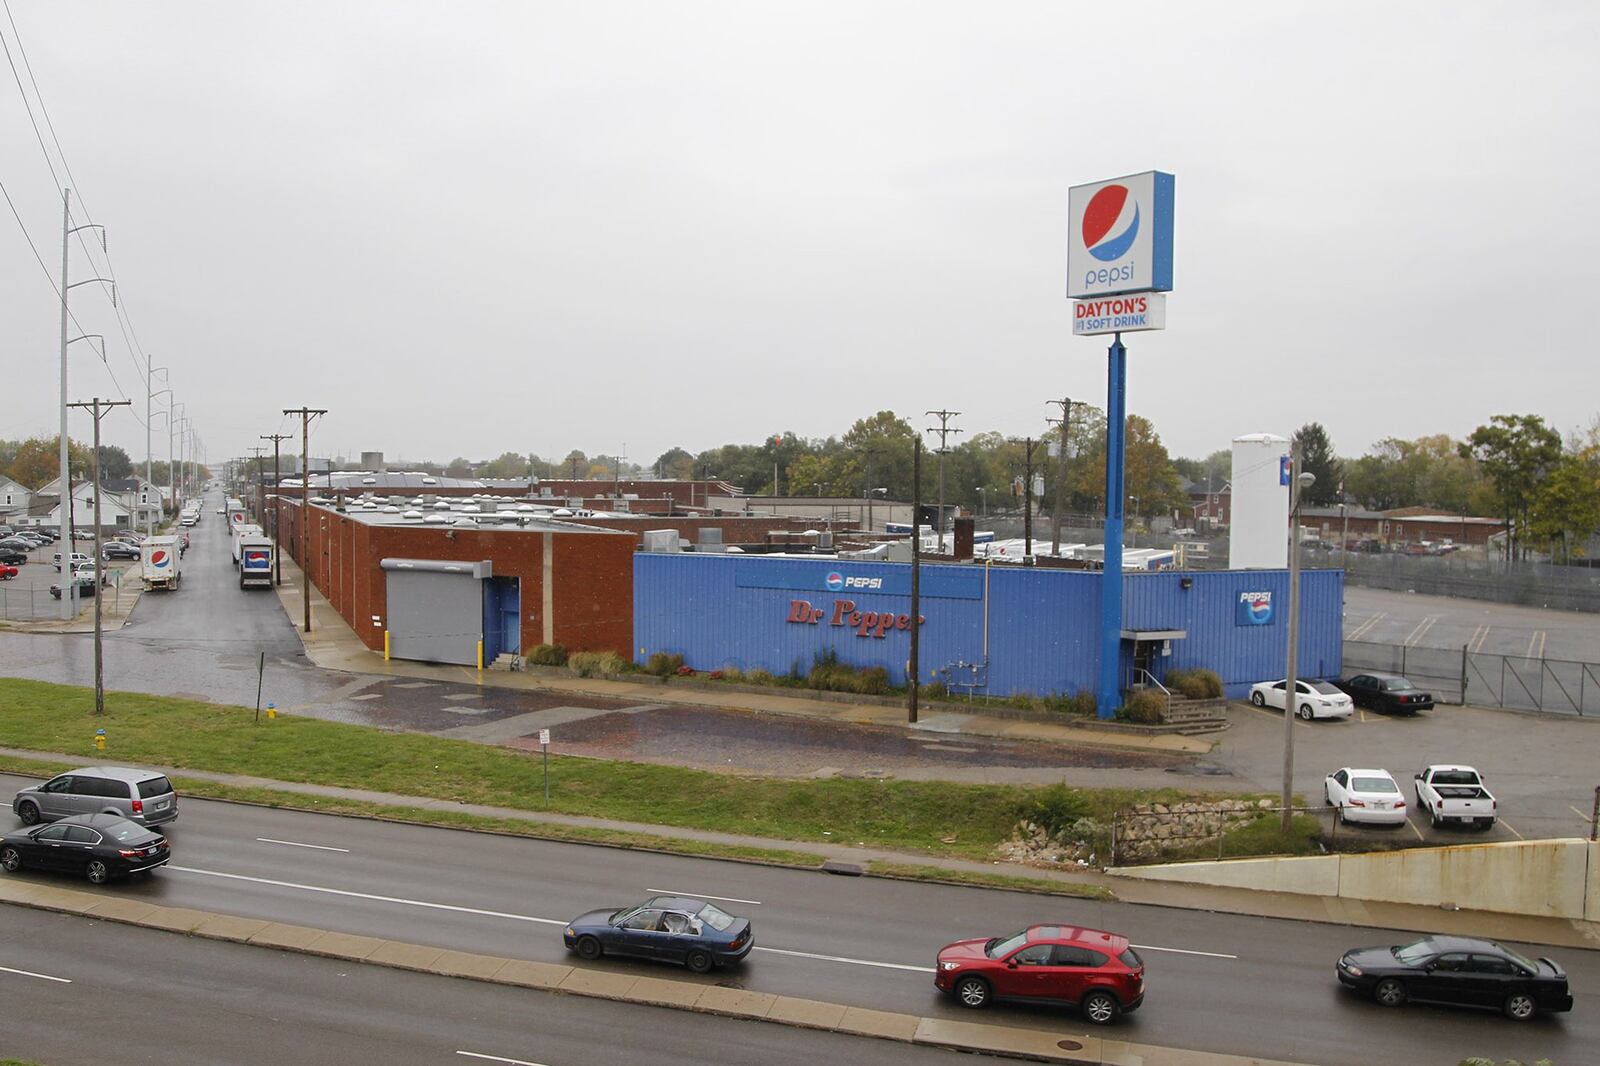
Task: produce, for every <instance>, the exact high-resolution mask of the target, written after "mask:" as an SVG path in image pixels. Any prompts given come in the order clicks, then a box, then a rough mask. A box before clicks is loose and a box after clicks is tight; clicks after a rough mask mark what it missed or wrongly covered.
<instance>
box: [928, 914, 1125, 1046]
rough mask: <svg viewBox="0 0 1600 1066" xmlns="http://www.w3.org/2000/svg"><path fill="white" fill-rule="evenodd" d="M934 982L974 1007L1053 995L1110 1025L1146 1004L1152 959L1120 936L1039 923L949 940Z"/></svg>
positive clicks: (1050, 997) (1049, 998)
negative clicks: (1146, 970) (1018, 929)
mask: <svg viewBox="0 0 1600 1066" xmlns="http://www.w3.org/2000/svg"><path fill="white" fill-rule="evenodd" d="M933 983H934V985H935V986H936V987H937V988H938V989H939V991H941V992H950V993H953V994H954V995H955V997H956V998H957V999H958V1000H960V1001H961V1004H962V1005H963V1006H967V1007H986V1006H988V1005H989V1003H990V1002H991V1001H992V1000H995V999H1041V1000H1051V1001H1055V1002H1059V1003H1067V1004H1071V1005H1072V1006H1075V1007H1077V1008H1078V1009H1079V1010H1080V1011H1082V1012H1083V1016H1084V1018H1086V1019H1087V1020H1089V1021H1091V1022H1093V1023H1094V1024H1096V1025H1109V1024H1110V1023H1111V1022H1113V1021H1115V1020H1116V1017H1117V1015H1118V1014H1121V1013H1123V1012H1124V1011H1131V1010H1136V1009H1138V1007H1139V1004H1141V1003H1143V1002H1144V960H1143V959H1141V958H1140V957H1139V953H1138V952H1136V951H1134V950H1133V948H1132V947H1131V946H1130V945H1129V944H1128V938H1127V937H1125V936H1118V935H1117V934H1116V933H1106V932H1102V931H1100V930H1099V929H1083V928H1080V927H1078V926H1071V925H1032V926H1029V927H1028V928H1027V929H1024V930H1023V931H1022V932H1020V933H1017V934H1016V935H1014V936H1006V937H999V936H997V937H991V938H990V939H988V940H958V941H956V942H955V943H954V944H948V945H946V946H945V947H943V948H941V949H940V950H939V964H938V966H937V967H936V969H935V973H934V978H933Z"/></svg>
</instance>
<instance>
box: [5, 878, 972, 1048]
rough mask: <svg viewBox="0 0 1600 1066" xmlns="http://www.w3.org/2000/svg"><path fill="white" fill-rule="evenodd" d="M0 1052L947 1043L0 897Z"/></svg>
mask: <svg viewBox="0 0 1600 1066" xmlns="http://www.w3.org/2000/svg"><path fill="white" fill-rule="evenodd" d="M5 914H6V921H5V922H4V923H3V924H0V998H3V999H4V1002H5V1003H6V1008H7V1009H6V1012H5V1019H4V1021H3V1022H0V1054H4V1055H7V1056H17V1057H21V1058H23V1059H27V1060H31V1061H36V1062H43V1063H49V1064H50V1066H103V1064H104V1063H106V1062H108V1061H116V1062H133V1063H141V1062H142V1063H162V1064H170V1066H185V1064H193V1066H261V1064H262V1063H266V1062H273V1063H283V1062H293V1063H296V1064H298V1066H351V1064H355V1063H379V1062H381V1063H385V1064H387V1066H471V1064H474V1063H476V1064H479V1066H493V1064H495V1063H499V1064H501V1066H512V1064H516V1063H522V1064H524V1066H528V1064H545V1066H594V1064H599V1063H621V1064H628V1063H638V1064H648V1066H656V1064H662V1066H676V1064H683V1066H695V1064H699V1063H705V1062H719V1063H730V1064H733V1063H754V1062H759V1063H764V1064H771V1066H811V1064H813V1063H815V1062H817V1061H819V1060H833V1061H841V1062H850V1061H858V1062H859V1061H869V1060H870V1061H871V1062H874V1063H879V1062H881V1063H892V1064H900V1063H916V1064H921V1066H938V1064H940V1063H954V1062H956V1061H957V1060H956V1058H955V1054H954V1053H953V1052H947V1051H940V1050H938V1049H932V1048H918V1047H912V1046H909V1045H905V1044H897V1043H891V1042H887V1041H872V1042H870V1043H864V1042H863V1041H862V1040H861V1039H860V1038H853V1037H849V1036H843V1035H840V1034H836V1033H828V1032H818V1031H814V1030H809V1029H796V1028H791V1027H788V1026H778V1025H767V1024H763V1023H760V1022H751V1021H740V1020H737V1019H732V1018H718V1017H714V1016H710V1015H706V1014H686V1013H681V1012H678V1011H673V1010H668V1009H665V1008H660V1007H647V1006H640V1005H635V1004H625V1003H611V1002H604V1001H600V1000H593V999H584V998H581V997H576V996H560V997H556V996H552V995H551V994H549V993H545V992H537V991H532V990H528V989H519V988H512V987H506V986H503V985H494V984H485V983H481V982H477V981H466V980H456V979H451V978H447V977H437V976H432V975H428V974H417V973H408V972H405V971H401V970H393V969H387V968H384V967H379V966H367V965H359V964H357V965H352V964H351V963H349V962H348V961H341V960H334V959H322V958H314V957H310V956H305V955H298V954H292V953H288V952H282V951H274V950H270V949H265V948H258V947H249V946H244V945H239V944H230V943H223V942H218V941H213V940H204V939H198V938H193V937H182V936H174V935H172V934H170V933H164V932H159V931H154V930H147V929H140V928H136V927H133V926H127V925H120V924H114V923H110V922H103V921H94V920H86V919H84V918H80V917H76V916H72V915H63V914H51V913H47V912H43V911H34V910H27V909H24V908H20V907H9V908H7V909H6V912H5Z"/></svg>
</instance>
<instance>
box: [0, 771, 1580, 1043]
mask: <svg viewBox="0 0 1600 1066" xmlns="http://www.w3.org/2000/svg"><path fill="white" fill-rule="evenodd" d="M17 782H18V779H15V778H7V779H5V784H6V786H7V791H8V792H9V790H10V789H11V788H14V787H15V785H16V783H17ZM170 836H171V839H172V841H173V856H174V857H173V863H172V865H170V866H169V867H167V868H165V869H163V870H161V871H159V872H158V873H157V874H155V875H153V876H152V877H150V878H149V879H147V880H145V881H142V882H138V883H130V884H119V885H115V886H112V887H111V888H110V889H108V890H107V891H109V892H111V893H115V894H116V895H118V896H119V897H123V898H128V899H138V900H143V901H145V902H150V903H159V904H163V905H166V906H177V907H190V908H195V909H200V910H209V911H216V912H221V913H230V914H238V915H244V916H248V917H257V918H264V919H269V920H273V921H281V922H288V923H294V924H301V925H310V926H315V927H317V928H322V929H332V930H338V931H342V932H349V933H357V934H364V935H368V936H375V937H382V938H385V939H400V940H406V941H409V942H413V943H421V944H429V945H434V946H438V947H448V948H457V949H460V950H464V951H477V952H486V953H493V954H500V955H509V956H512V957H518V958H526V959H530V960H535V961H545V962H565V961H569V960H568V958H567V956H566V954H565V952H564V949H563V948H562V945H561V939H560V931H561V927H562V925H563V923H564V922H565V921H566V920H567V919H569V918H570V917H572V916H573V915H575V914H577V913H579V912H581V911H584V910H587V909H590V908H593V907H596V906H608V905H611V904H616V905H618V906H621V905H623V904H626V903H628V902H630V901H634V900H637V899H640V898H643V897H644V896H646V895H648V894H651V893H655V892H673V893H687V894H699V895H703V896H710V897H713V898H716V899H719V900H721V901H722V902H723V904H724V905H725V906H726V907H727V908H728V909H730V910H733V911H735V912H737V913H741V914H746V915H749V916H750V917H751V918H752V920H753V923H754V927H755V932H756V943H757V949H756V952H755V953H754V954H753V955H752V956H751V958H750V959H749V960H748V961H747V962H746V963H745V964H744V965H743V966H741V967H738V968H735V969H730V970H725V971H720V972H718V973H717V974H715V975H712V976H711V977H709V978H706V980H710V981H715V982H717V983H720V984H724V985H728V986H731V987H738V988H746V989H751V990H755V991H763V992H772V993H777V994H781V995H791V996H800V997H806V998H810V999H817V1000H824V1001H828V1002H834V1003H845V1004H850V1005H854V1006H864V1007H871V1008H874V1009H882V1010H894V1011H904V1012H907V1013H914V1014H920V1015H924V1016H928V1017H949V1018H961V1019H964V1020H972V1018H973V1016H972V1015H971V1013H970V1012H966V1011H963V1010H962V1009H961V1008H959V1007H957V1006H956V1005H954V1004H953V1003H951V1002H949V1001H948V1000H945V999H943V998H942V997H940V996H938V995H937V993H936V992H935V991H934V989H933V988H932V960H933V957H934V952H935V951H936V950H937V949H938V947H939V946H940V945H941V944H943V943H945V942H947V941H948V940H952V939H956V938H959V937H965V936H972V935H992V934H1001V933H1007V932H1010V931H1014V930H1015V929H1017V928H1021V927H1022V926H1024V925H1027V924H1030V923H1033V922H1040V921H1049V922H1067V923H1076V924H1084V925H1089V926H1094V927H1099V928H1109V929H1113V930H1117V931H1119V932H1124V933H1126V934H1128V935H1130V936H1131V937H1132V939H1133V940H1134V942H1135V943H1136V944H1138V945H1139V946H1140V948H1141V950H1142V951H1143V953H1144V954H1145V957H1146V959H1147V962H1148V966H1149V980H1150V988H1151V991H1150V995H1149V998H1148V999H1147V1001H1146V1005H1145V1006H1144V1007H1143V1008H1142V1009H1141V1010H1139V1011H1138V1012H1136V1013H1135V1014H1133V1015H1131V1016H1129V1017H1128V1018H1126V1019H1125V1020H1124V1022H1123V1023H1122V1024H1121V1025H1120V1026H1119V1029H1118V1031H1117V1034H1116V1035H1117V1036H1118V1037H1119V1038H1121V1039H1126V1040H1131V1041H1137V1042H1140V1043H1145V1044H1152V1045H1160V1046H1166V1047H1188V1048H1196V1049H1200V1050H1204V1051H1210V1052H1219V1053H1227V1054H1234V1055H1256V1056H1261V1057H1266V1058H1273V1059H1287V1060H1292V1061H1301V1062H1331V1061H1339V1060H1340V1057H1341V1055H1342V1051H1343V1049H1346V1048H1348V1047H1349V1046H1350V1041H1351V1040H1352V1034H1359V1039H1360V1046H1361V1049H1362V1053H1363V1055H1364V1056H1366V1057H1375V1058H1380V1059H1383V1060H1386V1061H1396V1062H1402V1061H1403V1062H1417V1063H1422V1062H1440V1063H1443V1062H1451V1063H1453V1062H1456V1061H1458V1060H1459V1059H1461V1058H1464V1057H1466V1056H1468V1055H1474V1054H1481V1055H1498V1056H1503V1057H1513V1056H1515V1057H1519V1058H1522V1059H1523V1060H1524V1061H1532V1060H1533V1059H1536V1058H1538V1057H1540V1056H1548V1057H1551V1058H1552V1059H1554V1060H1555V1061H1556V1062H1558V1063H1563V1064H1565V1063H1569V1062H1572V1063H1575V1062H1581V1061H1584V1058H1583V1056H1584V1055H1585V1054H1586V1053H1584V1052H1583V1051H1582V1048H1584V1047H1595V1046H1600V1015H1597V1013H1596V1008H1597V1007H1600V954H1597V953H1595V952H1588V951H1580V950H1576V949H1570V948H1567V949H1559V950H1554V949H1538V950H1535V951H1534V953H1535V954H1550V955H1553V956H1554V957H1556V958H1557V959H1558V960H1559V961H1560V962H1561V963H1562V964H1563V965H1565V966H1566V967H1567V969H1568V971H1569V973H1570V974H1571V975H1572V983H1573V988H1574V992H1575V994H1576V996H1577V999H1578V1003H1577V1007H1576V1009H1575V1010H1574V1012H1573V1013H1572V1014H1570V1015H1567V1016H1561V1017H1550V1018H1540V1019H1538V1020H1536V1021H1535V1022H1534V1023H1532V1024H1531V1025H1527V1026H1516V1025H1513V1024H1511V1023H1509V1022H1507V1021H1505V1020H1504V1019H1502V1018H1499V1017H1498V1016H1495V1015H1491V1014H1485V1013H1477V1012H1470V1011H1463V1010H1457V1009H1447V1008H1429V1007H1420V1006H1419V1007H1411V1008H1407V1009H1406V1010H1404V1011H1399V1012H1390V1011H1386V1010H1383V1009H1381V1008H1379V1007H1377V1006H1376V1005H1375V1004H1372V1003H1371V1002H1369V1001H1365V1000H1362V999H1358V998H1357V997H1355V996H1352V995H1349V994H1347V993H1345V992H1344V991H1343V990H1342V989H1340V988H1339V986H1338V983H1337V981H1336V980H1335V979H1334V976H1333V971H1332V967H1333V961H1334V960H1335V959H1336V958H1337V957H1338V955H1339V954H1340V953H1341V952H1342V951H1344V950H1345V949H1347V948H1350V947H1353V946H1356V945H1358V944H1370V943H1379V944H1382V943H1401V942H1404V941H1405V940H1407V939H1410V938H1411V937H1410V935H1408V934H1405V933H1401V932H1394V931H1385V930H1372V929H1362V930H1352V929H1349V928H1346V927H1343V926H1338V925H1332V924H1326V923H1318V922H1289V921H1281V920H1276V919H1268V918H1258V917H1251V916H1242V915H1225V914H1212V913H1207V912H1197V911H1186V910H1176V909H1169V908H1163V907H1150V906H1136V905H1129V904H1115V903H1097V902H1088V901H1077V900H1064V899H1060V898H1041V897H1037V896H1030V895H1024V894H1018V893H1012V892H1005V891H998V890H987V889H977V888H961V887H955V886H946V885H931V884H919V883H908V882H896V881H886V880H881V879H874V878H840V877H835V876H830V875H828V874H823V873H816V872H807V871H797V870H788V869H777V868H770V867H763V866H754V865H749V864H742V863H728V862H717V861H709V860H701V859H692V858H685V857H679V856H671V855H658V854H645V853H639V852H631V851H625V850H619V849H609V848H593V847H585V846H582V845H568V844H560V843H552V842H545V841H532V840H525V839H517V838H507V837H499V836H488V835H483V834H473V833H465V832H460V831H455V830H445V829H435V828H429V827H419V826H406V825H396V824H390V823H383V822H372V821H365V820H360V819H346V818H336V817H331V816H326V815H316V814H307V813H300V812H289V811H276V810H271V809H265V808H255V807H245V806H239V805H233V804H220V803H211V802H205V801H198V800H186V801H184V805H183V816H182V817H181V818H180V820H179V821H178V822H177V823H176V824H175V825H174V826H173V827H172V829H171V831H170ZM18 876H23V875H18ZM25 876H28V877H34V878H48V879H49V880H51V881H52V882H55V883H63V884H71V883H73V882H70V881H67V880H66V879H62V878H54V877H51V876H50V875H41V874H28V875H25ZM606 969H608V970H617V971H622V972H629V973H640V974H663V973H670V974H671V975H672V976H674V977H682V976H683V975H682V974H681V972H679V971H675V970H672V971H667V970H665V968H663V967H659V966H650V965H643V964H635V963H623V962H615V963H612V962H609V961H608V962H607V964H606ZM47 972H48V971H47ZM1245 1017H1247V1018H1248V1024H1241V1019H1242V1018H1245ZM983 1020H985V1021H989V1022H995V1023H1000V1024H1011V1025H1018V1026H1024V1027H1029V1028H1048V1027H1059V1028H1061V1029H1062V1031H1063V1032H1064V1033H1074V1032H1078V1033H1081V1032H1083V1031H1085V1028H1086V1027H1084V1026H1083V1023H1082V1022H1081V1020H1080V1019H1078V1018H1077V1017H1076V1016H1075V1015H1074V1014H1072V1013H1071V1012H1062V1011H1058V1010H1052V1009H1043V1008H1031V1007H1026V1006H1021V1007H1015V1006H1006V1007H1001V1008H997V1009H995V1010H993V1011H990V1012H988V1013H987V1014H986V1016H985V1017H984V1019H983ZM533 1061H536V1062H546V1061H547V1060H545V1059H539V1058H537V1057H535V1058H534V1059H533Z"/></svg>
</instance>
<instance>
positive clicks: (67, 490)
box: [57, 189, 117, 619]
mask: <svg viewBox="0 0 1600 1066" xmlns="http://www.w3.org/2000/svg"><path fill="white" fill-rule="evenodd" d="M85 229H98V230H99V231H100V247H101V248H102V249H103V248H104V247H105V233H106V231H105V227H103V226H97V225H94V224H93V223H90V224H89V225H85V226H74V225H73V224H72V190H71V189H62V190H61V439H60V440H59V441H58V442H57V443H58V444H59V445H60V450H61V495H60V496H58V497H57V499H59V500H60V501H61V548H62V552H61V559H62V564H61V573H62V574H63V575H64V576H65V575H67V574H69V573H70V572H71V570H72V565H71V564H72V462H71V453H70V449H69V442H70V441H71V438H70V437H69V436H68V435H67V408H68V407H69V406H70V405H69V404H68V403H67V345H69V344H71V343H72V341H69V340H67V318H68V316H69V314H70V312H69V311H68V309H67V293H68V292H69V291H70V290H72V289H75V288H77V287H78V286H79V285H88V284H90V283H92V282H97V281H98V282H104V283H105V284H107V285H110V286H111V306H112V307H115V306H116V305H117V287H116V284H115V283H114V282H113V281H111V279H110V278H100V277H95V278H86V279H84V280H83V281H74V282H71V283H70V284H69V283H68V281H67V241H68V240H69V239H70V238H71V237H72V235H73V234H74V233H77V232H78V231H79V230H85ZM73 339H74V340H83V339H84V338H82V337H75V338H73ZM96 498H97V499H98V494H97V496H96ZM65 585H66V587H65V588H63V589H62V590H61V617H62V618H63V619H73V618H76V617H78V586H77V585H76V584H74V583H73V582H71V581H66V582H65Z"/></svg>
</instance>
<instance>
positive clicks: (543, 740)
mask: <svg viewBox="0 0 1600 1066" xmlns="http://www.w3.org/2000/svg"><path fill="white" fill-rule="evenodd" d="M539 747H540V748H541V749H542V750H543V751H544V805H545V806H546V807H548V806H550V730H548V729H541V730H539Z"/></svg>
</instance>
